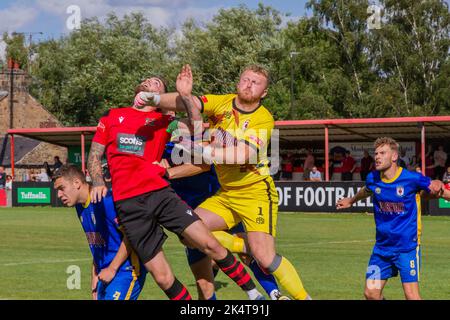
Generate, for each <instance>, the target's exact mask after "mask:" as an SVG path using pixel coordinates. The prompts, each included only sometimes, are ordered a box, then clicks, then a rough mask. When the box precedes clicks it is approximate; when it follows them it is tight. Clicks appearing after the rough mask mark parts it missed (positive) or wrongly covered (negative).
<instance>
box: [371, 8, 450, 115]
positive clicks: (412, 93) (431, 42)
mask: <svg viewBox="0 0 450 320" xmlns="http://www.w3.org/2000/svg"><path fill="white" fill-rule="evenodd" d="M382 4H383V5H384V9H385V10H384V17H385V22H384V23H383V26H382V28H381V29H380V30H375V31H374V32H373V37H372V43H371V53H372V56H373V59H374V64H375V65H376V66H377V70H378V74H379V79H380V83H387V84H389V85H388V87H389V86H393V87H394V88H397V90H398V91H399V92H400V93H401V94H400V95H398V97H397V98H400V99H396V100H393V101H394V102H395V104H394V105H393V110H395V112H394V115H396V116H411V115H433V114H437V113H439V112H440V111H441V109H446V106H445V102H444V101H443V100H442V99H440V97H442V94H443V93H442V90H444V91H445V90H448V82H446V81H445V80H444V81H443V78H442V76H441V77H440V76H439V75H440V72H441V70H442V68H443V66H444V65H445V64H446V62H448V53H449V48H450V46H449V45H450V38H449V34H450V13H449V11H448V5H447V4H446V3H445V2H444V1H441V0H430V1H413V2H411V1H406V0H401V1H392V0H387V1H382ZM446 78H447V77H446ZM447 79H448V78H447ZM445 85H447V86H446V87H445V88H444V87H442V86H445ZM382 87H384V86H382ZM380 88H381V87H380ZM438 92H439V94H437V93H438Z"/></svg>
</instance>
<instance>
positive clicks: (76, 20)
mask: <svg viewBox="0 0 450 320" xmlns="http://www.w3.org/2000/svg"><path fill="white" fill-rule="evenodd" d="M66 13H67V14H70V16H69V17H68V18H67V20H66V27H67V29H69V30H78V29H80V27H81V8H80V7H79V6H77V5H71V6H69V7H67V10H66Z"/></svg>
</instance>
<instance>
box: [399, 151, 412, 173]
mask: <svg viewBox="0 0 450 320" xmlns="http://www.w3.org/2000/svg"><path fill="white" fill-rule="evenodd" d="M400 159H401V160H402V161H403V163H404V166H401V167H402V168H405V169H407V168H408V165H409V162H410V161H411V159H409V157H408V156H407V155H406V150H405V149H403V148H401V149H400Z"/></svg>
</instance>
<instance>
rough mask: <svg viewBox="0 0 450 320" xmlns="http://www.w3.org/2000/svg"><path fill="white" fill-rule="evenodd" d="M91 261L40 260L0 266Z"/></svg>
mask: <svg viewBox="0 0 450 320" xmlns="http://www.w3.org/2000/svg"><path fill="white" fill-rule="evenodd" d="M91 260H92V259H66V260H40V261H27V262H11V263H3V264H0V266H2V267H14V266H23V265H29V264H49V263H64V262H81V261H91Z"/></svg>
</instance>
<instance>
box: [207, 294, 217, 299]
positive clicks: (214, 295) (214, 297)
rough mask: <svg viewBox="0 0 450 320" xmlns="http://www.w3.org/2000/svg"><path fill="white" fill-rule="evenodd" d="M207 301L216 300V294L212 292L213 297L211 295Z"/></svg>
mask: <svg viewBox="0 0 450 320" xmlns="http://www.w3.org/2000/svg"><path fill="white" fill-rule="evenodd" d="M208 300H217V297H216V293H215V292H214V293H213V295H212V297H211V298H209V299H208Z"/></svg>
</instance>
